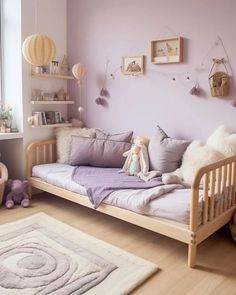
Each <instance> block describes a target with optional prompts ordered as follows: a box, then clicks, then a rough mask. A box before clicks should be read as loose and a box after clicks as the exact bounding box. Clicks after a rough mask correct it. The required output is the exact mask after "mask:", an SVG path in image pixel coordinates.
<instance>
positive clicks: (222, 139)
mask: <svg viewBox="0 0 236 295" xmlns="http://www.w3.org/2000/svg"><path fill="white" fill-rule="evenodd" d="M207 145H208V146H209V147H211V148H213V149H215V150H217V151H219V152H221V153H222V154H223V155H225V156H226V157H231V156H235V155H236V133H234V134H230V133H229V132H227V131H226V128H225V126H223V125H222V126H219V127H218V128H217V129H216V130H215V132H214V133H213V134H212V135H211V136H210V137H209V138H208V140H207Z"/></svg>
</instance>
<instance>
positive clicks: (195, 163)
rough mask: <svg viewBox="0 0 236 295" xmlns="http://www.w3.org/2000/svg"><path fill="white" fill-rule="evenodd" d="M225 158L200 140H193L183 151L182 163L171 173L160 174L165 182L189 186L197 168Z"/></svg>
mask: <svg viewBox="0 0 236 295" xmlns="http://www.w3.org/2000/svg"><path fill="white" fill-rule="evenodd" d="M223 158H225V157H224V155H223V154H222V153H220V152H218V151H217V150H214V149H212V148H211V147H209V146H207V145H203V144H201V143H200V141H193V142H192V143H191V144H190V145H189V146H188V148H187V150H186V151H185V153H184V156H183V160H182V165H181V167H180V168H179V169H177V170H175V171H174V172H172V173H166V174H163V175H162V181H163V182H164V183H165V184H170V183H184V184H185V185H188V186H191V184H192V183H193V180H194V176H195V174H196V172H197V171H198V169H199V168H201V167H203V166H205V165H208V164H211V163H214V162H216V161H219V160H221V159H223Z"/></svg>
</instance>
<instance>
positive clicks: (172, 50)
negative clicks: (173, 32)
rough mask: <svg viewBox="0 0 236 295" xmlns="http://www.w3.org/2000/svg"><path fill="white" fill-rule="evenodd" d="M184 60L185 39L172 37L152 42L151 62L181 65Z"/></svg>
mask: <svg viewBox="0 0 236 295" xmlns="http://www.w3.org/2000/svg"><path fill="white" fill-rule="evenodd" d="M182 60H183V38H182V37H172V38H164V39H157V40H152V41H151V62H152V63H154V64H167V63H180V62H182Z"/></svg>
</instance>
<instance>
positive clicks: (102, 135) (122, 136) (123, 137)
mask: <svg viewBox="0 0 236 295" xmlns="http://www.w3.org/2000/svg"><path fill="white" fill-rule="evenodd" d="M132 136H133V131H127V132H124V133H117V134H108V133H106V132H105V131H103V130H101V129H96V138H98V139H109V140H115V141H124V142H131V140H132Z"/></svg>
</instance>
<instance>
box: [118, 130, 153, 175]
mask: <svg viewBox="0 0 236 295" xmlns="http://www.w3.org/2000/svg"><path fill="white" fill-rule="evenodd" d="M147 145H148V139H147V138H145V137H142V136H137V137H136V138H135V140H134V144H133V146H132V147H131V149H130V150H129V151H127V152H125V153H124V154H123V156H124V157H127V159H126V161H125V164H124V166H123V168H122V171H123V172H125V173H126V174H128V175H138V174H140V173H146V172H148V171H149V159H148V151H147Z"/></svg>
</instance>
